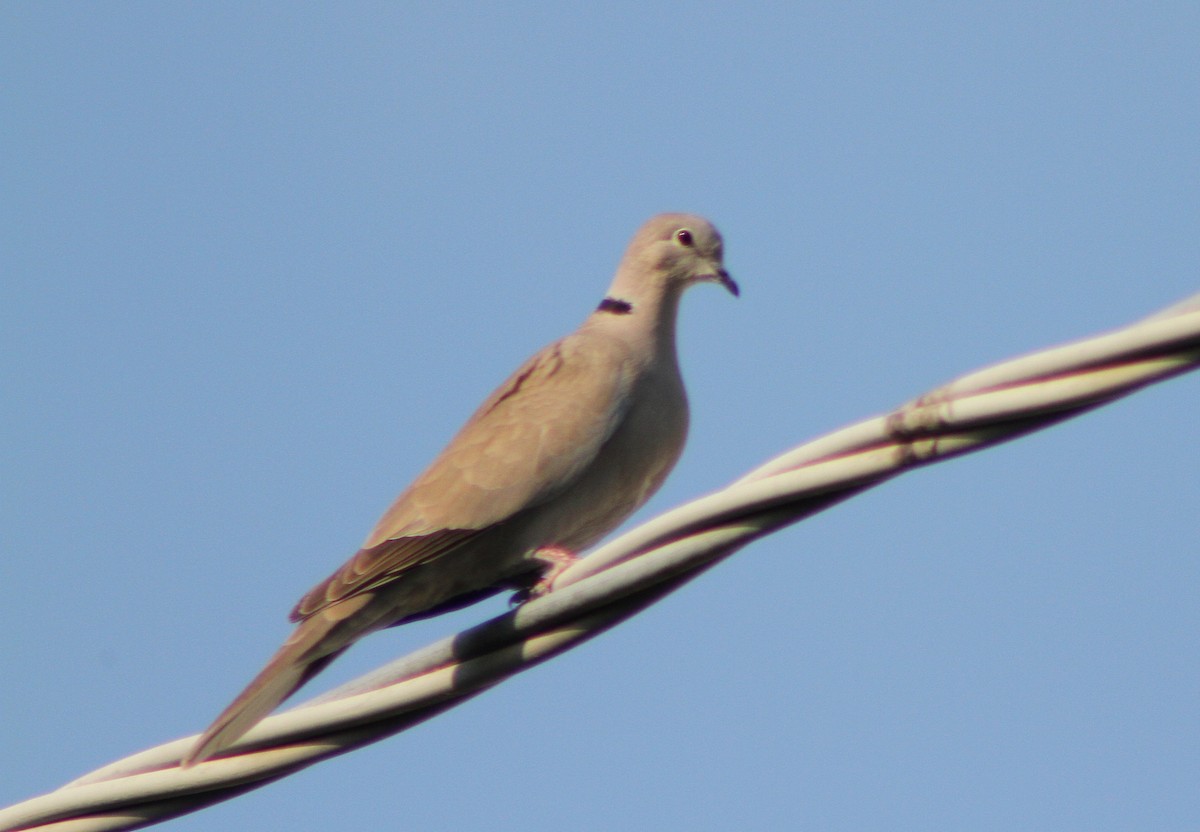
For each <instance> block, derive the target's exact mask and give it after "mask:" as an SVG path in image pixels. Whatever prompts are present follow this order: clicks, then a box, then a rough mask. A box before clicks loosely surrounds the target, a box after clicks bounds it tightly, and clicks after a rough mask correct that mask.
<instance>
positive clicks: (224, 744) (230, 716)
mask: <svg viewBox="0 0 1200 832" xmlns="http://www.w3.org/2000/svg"><path fill="white" fill-rule="evenodd" d="M345 623H346V622H345V621H344V620H342V619H341V618H340V617H334V616H326V615H322V614H317V615H315V616H313V617H312V618H308V619H306V620H305V621H303V622H302V623H301V624H300V625H299V626H298V627H296V629H295V631H294V632H293V633H292V635H291V636H290V637H289V638H288V640H287V641H285V642H284V643H283V646H282V647H280V648H279V650H278V651H277V652H276V653H275V655H274V656H272V657H271V660H270V661H269V662H267V666H266V667H264V668H263V669H262V671H261V672H260V673H259V674H258V675H257V676H255V677H254V680H253V681H252V682H250V684H249V685H247V686H246V689H245V690H243V691H242V692H241V693H240V694H238V697H237V699H234V700H233V702H231V703H230V704H229V707H228V708H226V709H225V710H224V711H222V712H221V715H220V716H218V717H217V718H216V720H215V721H214V722H213V724H212V725H210V726H209V728H208V730H207V731H205V732H204V734H203V735H201V737H200V739H199V740H197V742H196V744H195V745H194V746H192V748H191V750H190V751H188V753H187V754H186V755H184V757H183V759H182V760H181V761H180V765H181V766H182V767H183V768H188V767H189V766H193V765H195V764H197V763H201V762H203V761H204V760H206V759H208V758H209V757H212V756H213V755H215V754H218V753H220V752H221V751H223V750H224V749H226V748H228V747H229V746H231V745H233V743H234V742H236V741H237V740H238V739H239V738H240V737H241V736H242V734H244V733H246V732H247V731H249V730H250V729H251V728H252V727H253V726H254V725H255V724H256V723H257V722H258V721H259V720H260V719H262V718H263V717H265V716H266V715H267V714H269V713H270V712H271V711H273V710H275V707H276V706H277V705H278V704H279V703H280V702H282V701H283V700H285V699H287V698H288V697H289V696H291V695H292V694H293V693H295V692H296V691H297V690H298V689H299V688H300V687H301V686H302V685H303V684H304V683H305V682H307V681H308V680H309V679H311V678H312V677H313V676H315V675H317V674H318V673H320V672H321V671H322V670H324V669H325V667H326V665H328V664H329V663H330V662H331V661H333V660H334V659H336V658H337V657H338V656H339V655H341V653H342V651H343V650H345V649H346V648H347V647H348V646H349V645H350V642H351V641H353V640H354V638H355V637H357V636H358V635H361V634H362V633H361V631H360V632H358V633H355V634H354V635H349V634H346V633H344V632H338V631H339V630H341V629H344V627H340V626H339V625H345ZM355 629H358V628H355Z"/></svg>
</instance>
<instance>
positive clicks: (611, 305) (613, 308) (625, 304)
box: [596, 298, 633, 315]
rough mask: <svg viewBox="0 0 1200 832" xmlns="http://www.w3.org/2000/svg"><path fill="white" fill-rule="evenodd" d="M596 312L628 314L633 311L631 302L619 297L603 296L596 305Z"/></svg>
mask: <svg viewBox="0 0 1200 832" xmlns="http://www.w3.org/2000/svg"><path fill="white" fill-rule="evenodd" d="M596 311H597V312H611V313H613V314H614V315H628V314H629V313H630V312H632V311H633V304H632V303H630V302H629V301H627V300H621V299H620V298H605V299H604V300H602V301H600V305H599V306H597V307H596Z"/></svg>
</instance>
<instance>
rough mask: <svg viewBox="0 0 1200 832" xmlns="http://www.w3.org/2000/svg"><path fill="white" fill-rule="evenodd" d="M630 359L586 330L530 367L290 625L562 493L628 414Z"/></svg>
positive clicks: (618, 345) (622, 347)
mask: <svg viewBox="0 0 1200 832" xmlns="http://www.w3.org/2000/svg"><path fill="white" fill-rule="evenodd" d="M630 359H631V356H630V349H629V347H628V346H627V345H626V344H625V343H623V342H621V341H619V340H617V339H614V338H610V337H605V336H602V335H600V334H597V333H594V332H590V331H588V330H587V329H584V330H581V331H579V332H576V333H575V334H573V335H569V336H567V337H566V338H564V339H562V340H561V341H557V342H555V343H553V344H551V345H550V346H548V347H546V348H545V349H543V350H541V351H540V352H538V353H537V354H536V355H534V356H533V357H532V358H530V359H529V360H528V361H526V362H525V364H524V365H522V366H521V367H520V369H518V370H517V371H516V372H515V373H513V375H512V376H510V377H509V379H508V380H507V381H505V382H504V384H502V385H501V386H500V387H499V388H498V389H497V390H496V391H495V392H494V393H492V395H491V396H489V397H488V399H487V401H485V402H484V403H483V404H482V405H481V406H480V408H479V409H478V410H477V411H476V412H475V415H474V416H472V417H471V419H470V421H468V422H467V424H466V425H465V426H464V427H463V429H462V430H461V431H459V433H458V435H457V436H455V437H454V439H453V440H452V441H451V442H450V444H449V445H448V446H447V447H446V449H445V450H444V451H442V453H441V455H440V456H438V458H437V459H436V460H434V462H433V463H432V464H431V465H430V466H429V468H427V469H426V470H425V472H424V473H422V474H421V475H420V476H419V477H418V478H417V479H416V481H415V482H413V484H412V485H411V486H409V488H408V490H407V491H405V492H404V493H403V494H401V495H400V497H399V498H398V499H397V500H396V502H395V503H394V504H393V505H392V507H391V508H389V509H388V510H387V512H386V513H385V514H384V515H383V517H382V518H381V519H380V521H379V523H378V524H377V525H376V527H375V529H374V531H372V532H371V534H370V536H369V537H368V538H367V540H366V542H365V543H364V545H363V548H362V549H360V550H359V551H358V553H357V554H356V555H355V556H354V557H353V558H351V559H350V560H349V561H348V562H347V563H346V564H345V565H344V566H343V567H342V568H341V569H339V570H338V571H337V572H336V573H335V574H334V575H332V576H331V577H330V578H328V579H327V580H326V581H324V582H323V583H321V584H320V585H318V586H317V587H315V588H313V590H312V591H311V592H309V593H308V595H306V596H305V597H304V598H303V599H301V601H300V603H299V604H298V605H297V606H296V608H295V610H293V612H292V618H293V619H294V620H301V619H304V618H307V617H308V616H310V615H312V614H313V613H315V612H317V611H319V610H321V609H323V608H325V607H327V606H328V605H330V604H332V603H335V602H337V601H341V600H343V599H345V598H349V597H351V596H353V595H356V594H358V593H360V592H364V591H367V590H370V589H373V588H375V587H378V586H380V585H381V584H384V583H387V582H389V581H392V580H395V579H397V578H399V577H401V576H402V575H403V574H404V573H405V572H406V571H408V570H409V569H412V568H413V567H414V566H417V565H418V564H422V563H427V562H429V561H430V560H432V559H434V558H436V557H439V556H440V555H443V554H445V553H446V552H449V551H452V550H454V549H455V548H457V547H458V546H460V545H462V544H463V543H464V542H466V541H467V540H470V539H471V538H472V537H474V536H475V535H477V534H479V533H480V532H481V531H483V530H485V529H487V528H489V527H491V526H493V525H495V524H496V523H501V522H503V521H505V520H507V519H509V518H510V517H512V516H513V515H515V514H517V513H518V512H521V511H524V510H525V509H529V508H533V507H535V506H537V505H540V504H541V503H544V502H545V501H547V500H549V499H551V498H552V497H554V496H556V495H557V494H559V493H561V492H562V491H563V489H565V488H567V487H568V486H570V484H571V483H572V482H574V481H575V479H576V478H577V477H578V476H579V475H580V474H581V473H582V472H583V471H584V470H586V468H587V466H588V465H590V464H591V463H592V461H593V460H594V459H595V458H596V455H597V453H598V452H599V451H600V448H601V447H602V446H603V445H604V442H605V440H606V439H608V438H609V437H610V436H611V435H612V433H613V431H614V430H615V429H616V427H617V425H618V424H620V421H621V419H622V417H623V416H624V415H625V413H626V412H627V410H628V408H629V400H630V390H631V387H632V381H633V376H634V368H633V366H632V363H631V360H630Z"/></svg>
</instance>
